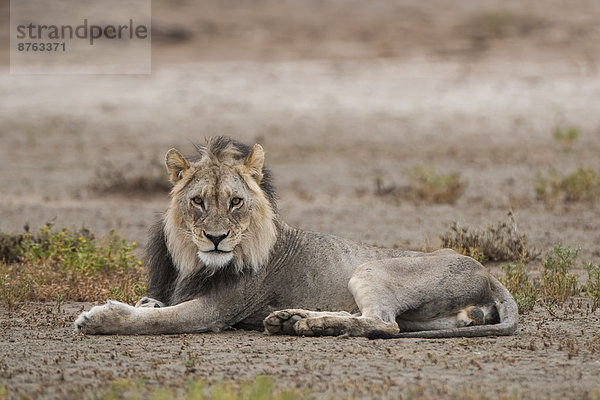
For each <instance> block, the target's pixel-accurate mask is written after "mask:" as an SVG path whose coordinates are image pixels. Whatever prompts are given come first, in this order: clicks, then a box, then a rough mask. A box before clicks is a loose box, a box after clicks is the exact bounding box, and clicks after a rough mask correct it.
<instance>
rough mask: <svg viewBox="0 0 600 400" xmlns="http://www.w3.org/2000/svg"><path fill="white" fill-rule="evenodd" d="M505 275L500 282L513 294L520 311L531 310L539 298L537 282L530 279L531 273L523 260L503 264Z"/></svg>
mask: <svg viewBox="0 0 600 400" xmlns="http://www.w3.org/2000/svg"><path fill="white" fill-rule="evenodd" d="M502 272H503V274H504V275H503V276H501V277H500V278H499V280H500V282H502V284H503V285H504V286H506V288H507V289H508V291H509V292H510V293H511V294H512V295H513V297H514V298H515V301H516V302H517V306H518V307H519V313H525V312H527V311H530V310H531V309H532V308H533V306H534V305H535V302H536V300H537V292H538V287H537V284H536V283H535V282H533V281H531V280H530V279H529V273H528V272H527V268H526V267H525V264H524V263H523V262H517V263H508V264H504V265H502Z"/></svg>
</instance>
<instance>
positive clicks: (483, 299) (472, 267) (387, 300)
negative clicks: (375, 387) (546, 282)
mask: <svg viewBox="0 0 600 400" xmlns="http://www.w3.org/2000/svg"><path fill="white" fill-rule="evenodd" d="M200 150H201V156H200V157H199V158H197V159H192V160H188V159H184V158H183V157H182V156H181V155H180V154H179V153H176V152H175V153H173V150H172V151H170V152H169V154H168V155H167V169H168V170H169V173H170V176H171V181H172V182H173V184H174V188H173V191H172V200H171V204H170V207H169V209H168V210H167V212H166V213H165V216H164V218H163V219H162V220H161V221H160V222H159V223H158V224H157V225H156V226H155V227H154V228H153V229H152V230H151V236H150V241H149V244H148V247H147V257H146V265H147V266H148V272H149V285H148V286H149V288H148V294H149V296H150V297H152V299H145V300H143V301H140V302H139V303H138V306H137V307H135V308H134V307H131V306H127V305H124V304H122V303H116V302H109V303H108V304H106V305H104V306H101V307H95V308H93V309H92V310H91V311H89V312H86V313H83V314H82V315H81V316H80V317H79V318H78V320H77V321H76V326H77V328H78V329H83V330H86V331H87V332H90V333H123V334H154V333H183V332H203V331H208V330H220V329H225V328H228V327H240V328H247V329H263V327H264V328H265V329H266V330H267V332H269V333H284V334H299V335H322V334H325V335H338V334H349V335H353V336H372V337H400V336H420V337H450V336H483V335H506V334H511V333H513V332H514V330H515V329H516V324H517V309H516V304H515V302H514V300H513V298H512V297H511V296H510V294H509V293H508V291H506V289H505V288H504V287H503V286H502V285H501V284H500V283H499V282H498V281H497V280H496V279H495V278H493V277H492V276H491V275H490V274H489V273H488V272H487V271H486V270H485V268H484V267H483V266H482V265H481V264H479V263H478V262H476V261H475V260H473V259H471V258H469V257H465V256H462V255H458V254H456V253H455V252H453V251H451V250H441V251H438V252H434V253H418V252H410V251H401V250H395V249H381V248H376V247H372V246H368V245H364V244H361V243H356V242H353V241H350V240H346V239H342V238H338V237H335V236H331V235H325V234H321V233H316V232H309V231H302V230H299V229H295V228H291V227H289V226H288V225H286V224H285V223H284V222H283V221H282V220H281V219H280V217H279V215H278V214H277V210H276V205H275V196H274V193H273V191H272V187H271V184H270V179H269V178H270V176H269V172H268V170H266V169H264V168H263V154H262V149H261V148H260V146H255V147H254V148H252V149H250V148H248V147H246V146H243V145H241V144H239V143H237V142H233V141H230V140H228V139H224V138H218V139H217V140H213V141H212V142H209V145H208V147H207V148H205V149H200ZM148 306H153V307H148Z"/></svg>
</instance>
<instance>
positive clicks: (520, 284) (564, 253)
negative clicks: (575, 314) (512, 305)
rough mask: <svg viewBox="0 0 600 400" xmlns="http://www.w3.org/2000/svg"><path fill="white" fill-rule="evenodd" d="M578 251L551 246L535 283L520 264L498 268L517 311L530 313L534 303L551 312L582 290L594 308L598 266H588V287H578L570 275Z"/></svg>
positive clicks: (599, 273)
mask: <svg viewBox="0 0 600 400" xmlns="http://www.w3.org/2000/svg"><path fill="white" fill-rule="evenodd" d="M579 250H580V249H572V248H570V247H562V246H560V245H556V246H554V247H553V248H552V250H551V251H550V253H549V254H548V256H547V257H546V259H545V260H544V263H543V264H542V266H541V268H540V278H539V279H536V280H533V279H530V276H529V273H528V271H527V268H526V267H525V265H524V263H523V262H522V261H521V262H518V263H509V264H505V265H503V266H502V272H503V275H502V276H500V277H499V280H500V281H501V282H502V283H503V284H504V285H505V286H506V288H507V289H508V290H509V291H510V292H511V294H512V295H513V297H514V298H515V301H516V302H517V305H518V306H519V312H523V313H524V312H527V311H529V310H531V309H532V308H533V306H534V305H535V303H536V302H537V301H540V302H541V303H542V304H543V305H544V306H545V307H546V309H548V310H549V311H551V310H553V309H554V307H556V306H561V305H563V304H564V303H565V302H566V301H567V300H568V299H569V298H571V297H572V296H574V295H577V294H579V293H580V291H581V290H582V289H584V290H586V291H588V295H589V296H590V298H591V299H592V301H594V304H595V306H597V303H596V301H597V299H598V298H599V297H600V291H599V290H598V289H599V288H600V267H598V266H591V265H588V267H587V268H588V274H589V279H588V284H587V285H586V286H584V287H580V286H579V285H578V283H577V275H575V274H573V273H571V270H572V268H573V267H574V265H575V260H576V259H577V256H578V254H579Z"/></svg>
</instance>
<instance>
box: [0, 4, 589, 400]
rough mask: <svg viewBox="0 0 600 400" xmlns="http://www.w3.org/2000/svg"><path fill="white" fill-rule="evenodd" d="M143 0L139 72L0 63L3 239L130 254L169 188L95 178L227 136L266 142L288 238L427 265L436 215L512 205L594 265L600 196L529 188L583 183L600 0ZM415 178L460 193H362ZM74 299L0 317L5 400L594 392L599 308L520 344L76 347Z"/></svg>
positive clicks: (537, 235) (468, 219)
mask: <svg viewBox="0 0 600 400" xmlns="http://www.w3.org/2000/svg"><path fill="white" fill-rule="evenodd" d="M7 3H8V2H1V3H0V12H3V15H6V13H7ZM154 3H155V4H153V26H154V27H157V28H160V29H158V30H157V32H158V34H157V36H156V38H155V40H154V42H153V74H152V75H151V76H133V77H128V76H44V75H38V76H13V75H9V74H8V70H7V69H3V70H2V72H1V73H0V93H2V96H0V143H1V146H0V182H1V192H0V230H2V231H9V232H18V231H20V230H21V229H22V227H23V225H24V224H25V223H27V222H28V223H30V224H31V226H32V227H33V228H34V229H35V228H37V227H39V226H41V225H43V224H44V223H45V222H47V221H54V222H55V223H56V224H57V225H58V226H66V227H79V226H81V225H85V226H87V227H89V228H91V229H92V230H94V231H95V232H98V233H100V234H102V233H106V232H108V230H110V229H116V230H117V231H118V232H119V233H121V234H123V235H124V236H126V237H127V238H128V239H130V240H136V241H138V242H141V243H143V242H144V237H145V232H146V229H147V228H148V226H149V225H150V223H151V222H152V221H153V220H154V219H155V218H156V217H157V214H158V213H159V212H161V211H162V210H163V209H164V207H165V206H166V202H167V195H166V194H164V193H160V192H154V193H152V192H151V193H145V194H141V195H140V194H135V193H130V194H128V193H124V194H103V193H98V192H97V191H94V190H93V186H94V185H97V184H98V181H97V179H96V174H97V173H98V171H99V169H101V168H103V167H106V166H107V165H112V166H113V167H114V168H118V169H122V170H124V171H141V172H140V173H142V174H143V173H145V172H148V169H149V168H153V167H150V166H151V165H155V164H159V163H160V162H161V160H162V157H163V156H164V154H165V153H166V151H167V150H168V149H169V148H171V147H174V146H175V147H178V148H180V149H181V150H182V151H183V152H184V153H191V152H192V151H193V146H192V145H191V142H192V141H196V142H202V141H203V138H204V137H206V136H211V135H217V134H227V135H231V136H234V137H236V138H238V139H240V140H242V141H245V142H248V143H252V142H257V141H258V142H260V143H262V144H263V147H264V148H265V150H266V152H267V162H268V164H269V166H270V168H271V169H272V170H273V172H274V175H275V182H276V186H277V187H278V190H279V195H280V201H279V207H280V212H281V214H282V215H283V217H284V219H285V220H286V221H287V222H288V223H290V224H292V225H295V226H299V227H301V228H306V229H312V230H319V231H325V232H328V233H333V234H337V235H340V236H344V237H348V238H352V239H355V240H362V241H365V242H368V243H372V244H377V245H380V246H398V247H402V248H409V249H418V250H420V249H423V248H430V247H435V246H437V245H438V244H439V239H438V237H439V234H440V233H441V232H443V231H445V230H446V229H448V227H449V226H450V223H451V222H452V221H455V220H458V221H460V223H461V224H463V225H470V226H486V225H488V224H491V223H492V222H494V221H496V220H501V219H504V218H505V216H506V213H507V211H508V210H509V209H512V210H513V211H514V213H515V214H516V216H517V219H518V222H519V228H520V230H521V231H523V232H526V233H527V234H528V237H529V238H530V240H531V241H532V243H533V244H534V245H535V246H536V247H538V248H539V249H541V250H542V251H546V250H548V249H549V248H550V247H551V246H552V245H554V244H556V243H562V244H564V245H569V246H581V248H582V252H581V256H580V261H581V262H582V263H583V262H587V261H592V262H594V263H598V262H599V259H600V229H599V227H600V204H599V202H598V201H596V202H595V203H589V202H584V203H568V204H561V203H559V204H555V205H546V204H543V203H541V202H539V201H536V200H535V196H534V190H533V184H534V181H535V176H536V172H538V171H540V172H546V171H548V169H549V168H551V167H553V168H555V169H557V170H558V171H561V172H565V173H566V172H572V171H573V170H574V169H575V168H577V167H579V166H581V167H592V168H595V169H596V170H597V169H598V168H600V158H599V157H598V154H600V103H599V101H598V99H600V67H599V64H598V63H599V61H600V47H598V43H600V28H599V25H598V23H597V21H598V18H599V17H600V3H599V2H597V1H595V0H590V1H584V0H579V1H570V2H567V1H550V0H548V1H531V2H529V1H516V0H511V1H476V0H467V1H461V2H459V3H457V4H455V5H453V6H452V8H450V7H448V6H447V2H445V1H441V0H440V1H431V2H423V3H424V4H421V2H419V1H417V0H406V1H399V2H388V1H383V0H379V1H374V2H370V3H369V6H366V4H365V3H362V2H358V1H352V2H341V1H327V2H323V1H317V0H309V1H306V2H302V3H301V2H297V1H291V0H290V1H284V2H279V1H275V0H262V1H256V2H255V1H253V2H247V1H244V2H242V1H241V0H240V1H237V2H232V3H230V4H229V6H228V7H227V8H225V7H224V6H223V5H222V3H221V2H218V1H216V0H212V1H205V2H202V3H201V5H199V4H195V3H194V2H191V1H185V0H179V1H169V2H167V1H162V2H161V1H155V2H154ZM3 29H4V28H3ZM0 33H3V34H4V36H2V38H1V41H2V43H6V34H7V32H6V29H4V30H3V31H0ZM7 54H8V51H5V52H3V53H2V55H1V57H5V58H1V57H0V60H2V61H3V62H4V65H5V66H6V65H7V62H8V58H7V57H6V56H7ZM571 126H575V127H577V128H579V130H580V132H581V135H580V137H579V138H578V139H577V140H576V141H575V143H574V144H573V146H572V148H570V149H568V148H566V147H565V145H563V144H561V143H558V142H557V141H556V140H554V139H553V136H552V132H553V130H554V129H555V128H557V127H559V128H563V129H564V128H568V127H571ZM416 164H421V165H430V164H431V165H433V166H435V168H436V169H437V170H438V171H442V172H454V171H456V172H460V173H461V174H462V176H463V177H465V178H466V179H468V182H469V183H468V186H467V188H466V190H465V193H464V195H463V196H462V197H461V198H460V199H459V200H458V201H457V202H456V204H453V205H436V204H433V205H432V204H414V203H412V202H408V201H407V202H400V203H398V202H394V201H390V200H389V199H386V198H382V197H380V196H377V195H376V194H375V188H376V184H375V182H376V181H377V179H381V180H383V182H385V183H387V184H397V185H403V184H406V182H407V177H406V170H407V169H408V168H410V167H412V166H414V165H416ZM148 173H149V172H148ZM152 173H154V172H152ZM165 179H166V174H165ZM538 264H539V262H538ZM491 267H492V268H493V270H494V271H497V266H496V265H494V266H491ZM530 268H532V269H535V268H537V264H536V263H533V264H531V265H530ZM579 272H582V270H580V271H579ZM87 306H89V305H87ZM79 307H80V306H79V305H68V306H65V307H63V309H62V311H61V312H60V313H59V312H58V311H57V308H56V306H55V305H52V304H50V305H39V306H31V307H28V308H27V309H26V310H25V312H23V313H19V314H14V315H8V314H7V313H5V312H3V311H0V322H1V331H0V332H1V333H0V335H1V336H0V384H1V385H4V386H5V387H6V388H7V389H8V393H9V397H10V398H13V397H14V398H17V397H19V396H20V395H21V394H27V395H30V396H32V397H34V398H37V397H47V398H63V397H68V396H71V397H79V396H80V395H81V393H82V391H86V390H91V389H93V388H101V387H104V386H105V385H106V384H107V382H110V381H111V380H114V379H117V378H120V377H129V378H143V379H144V380H146V381H148V382H151V383H152V382H156V384H157V385H158V384H167V385H181V384H183V383H184V382H185V380H186V379H187V378H189V377H202V378H203V379H205V380H207V381H217V380H219V379H221V378H229V379H234V380H237V381H239V380H242V379H246V378H251V377H252V376H254V375H256V374H272V375H275V376H277V377H278V381H277V382H278V385H281V386H282V387H287V386H301V387H309V388H311V389H312V390H313V391H314V393H315V395H317V396H318V397H321V393H325V394H326V395H325V397H328V396H331V397H334V398H337V397H350V396H353V397H357V398H363V397H364V398H369V397H371V398H386V397H388V398H398V397H399V396H400V395H401V394H402V395H408V394H410V393H414V394H415V395H416V396H418V395H421V394H423V395H424V396H426V397H432V398H444V397H450V396H451V395H452V394H453V393H455V394H457V397H459V398H464V397H467V395H470V394H473V395H475V396H476V398H477V396H480V395H483V396H485V397H490V398H497V397H503V396H507V397H509V396H513V395H514V396H515V397H517V398H519V397H522V398H582V397H585V396H589V397H592V398H594V396H596V397H600V392H599V391H600V361H598V360H599V359H600V344H599V341H600V339H599V337H600V336H599V335H600V333H599V332H600V310H596V312H595V313H591V312H590V311H589V309H588V306H587V303H585V302H579V301H576V302H575V303H574V305H573V306H572V307H571V309H567V310H560V311H558V314H557V315H555V316H551V315H549V314H548V313H547V312H546V311H544V310H542V309H536V310H535V311H534V312H532V313H529V314H527V315H525V316H523V317H522V321H521V322H522V323H521V327H520V329H519V333H518V334H517V335H516V336H513V337H507V338H481V339H468V340H467V339H451V340H433V341H432V340H394V341H368V340H365V339H337V338H318V339H309V338H291V337H269V336H265V335H263V334H261V333H256V332H240V331H232V332H225V333H220V334H205V335H185V336H158V337H113V336H102V337H84V336H75V335H74V334H72V332H71V328H70V324H71V323H72V320H73V319H74V315H75V314H76V312H77V309H78V308H79ZM594 351H595V353H594ZM190 359H191V360H194V362H193V364H194V367H190V365H191V364H192V363H190V362H188V360H190Z"/></svg>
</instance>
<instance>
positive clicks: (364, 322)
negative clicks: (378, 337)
mask: <svg viewBox="0 0 600 400" xmlns="http://www.w3.org/2000/svg"><path fill="white" fill-rule="evenodd" d="M264 326H265V330H266V331H267V332H268V333H270V334H288V335H290V334H291V335H300V336H337V335H344V334H346V335H349V336H367V335H368V334H369V333H370V332H372V331H385V332H387V333H389V334H394V333H398V332H399V330H398V325H397V324H396V322H395V321H391V322H384V321H383V320H382V319H380V318H374V317H368V316H356V315H352V314H350V313H348V312H345V311H339V312H328V311H309V310H300V309H289V310H281V311H275V312H273V313H271V314H270V315H269V316H268V317H267V318H265V320H264Z"/></svg>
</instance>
